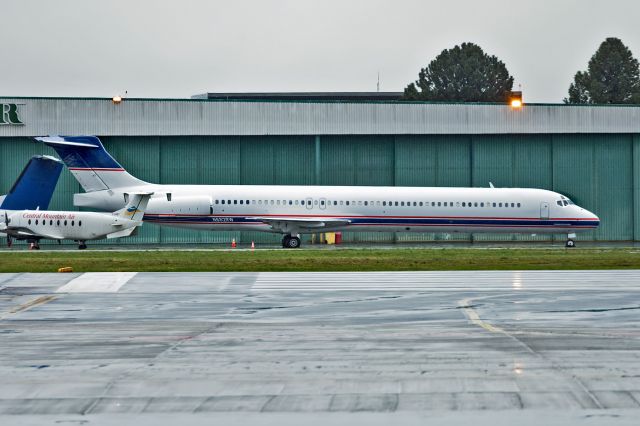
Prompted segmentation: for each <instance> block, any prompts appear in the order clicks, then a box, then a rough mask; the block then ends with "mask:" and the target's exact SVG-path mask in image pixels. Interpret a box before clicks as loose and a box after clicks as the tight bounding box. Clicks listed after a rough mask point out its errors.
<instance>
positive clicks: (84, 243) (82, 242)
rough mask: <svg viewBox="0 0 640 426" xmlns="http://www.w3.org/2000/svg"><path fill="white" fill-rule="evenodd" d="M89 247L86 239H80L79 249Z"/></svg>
mask: <svg viewBox="0 0 640 426" xmlns="http://www.w3.org/2000/svg"><path fill="white" fill-rule="evenodd" d="M86 248H87V243H86V242H85V241H78V250H85V249H86Z"/></svg>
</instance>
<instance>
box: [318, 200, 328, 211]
mask: <svg viewBox="0 0 640 426" xmlns="http://www.w3.org/2000/svg"><path fill="white" fill-rule="evenodd" d="M326 208H327V199H326V198H320V210H324V209H326Z"/></svg>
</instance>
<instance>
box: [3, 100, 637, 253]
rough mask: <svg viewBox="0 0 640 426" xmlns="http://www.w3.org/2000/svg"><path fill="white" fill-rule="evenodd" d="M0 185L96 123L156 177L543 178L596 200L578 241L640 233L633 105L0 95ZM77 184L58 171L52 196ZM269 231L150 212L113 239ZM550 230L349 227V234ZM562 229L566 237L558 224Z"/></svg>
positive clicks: (233, 180)
mask: <svg viewBox="0 0 640 426" xmlns="http://www.w3.org/2000/svg"><path fill="white" fill-rule="evenodd" d="M0 112H1V113H2V114H1V115H0V117H1V118H2V119H1V120H0V159H1V163H0V164H1V166H0V193H6V192H7V191H8V190H9V189H10V186H11V184H12V183H13V181H14V180H15V179H16V177H17V176H18V174H19V173H20V171H21V170H22V167H23V166H24V165H25V164H26V162H27V161H28V159H29V158H30V157H31V156H32V155H34V154H49V155H55V153H54V151H53V150H50V149H49V148H48V147H46V146H42V145H40V144H35V143H33V142H32V137H33V136H42V135H47V134H65V135H77V134H92V135H97V136H99V137H100V138H101V139H102V141H103V142H104V144H105V146H106V148H107V149H108V150H109V151H110V152H111V153H112V154H113V156H114V157H115V158H116V159H117V160H118V161H119V162H120V163H121V164H122V165H123V166H124V167H125V168H126V169H127V170H128V171H129V172H130V173H132V174H133V175H135V176H137V177H139V178H141V179H144V180H147V181H150V182H158V183H191V184H258V185H260V184H265V185H267V184H268V185H272V184H273V185H277V184H287V185H390V186H472V187H487V186H489V183H490V182H492V183H493V185H494V186H496V187H498V186H500V187H533V188H545V189H550V190H554V191H557V192H560V193H563V194H565V195H567V196H569V197H571V198H572V199H573V200H574V201H575V202H576V203H577V204H579V205H581V206H583V207H585V208H587V209H588V210H590V211H593V212H594V213H596V214H597V215H598V216H599V217H600V219H601V226H600V228H599V229H597V230H595V231H592V232H589V233H586V234H581V235H579V239H581V240H597V241H629V240H635V241H640V107H635V106H569V105H539V104H535V105H534V104H528V105H525V106H524V107H522V108H520V109H512V108H511V107H509V106H507V105H498V104H441V103H439V104H434V103H418V102H416V103H413V102H395V101H382V102H375V101H374V102H363V101H318V100H314V101H290V100H287V101H281V100H275V101H273V100H260V99H257V100H256V99H253V100H243V99H230V100H227V99H124V100H122V101H121V102H119V103H114V102H113V101H112V100H111V99H98V98H0ZM77 192H81V189H80V188H79V186H78V184H77V183H76V182H75V180H74V179H73V178H72V177H71V175H70V174H69V173H68V172H67V171H64V172H63V175H62V177H61V180H60V182H59V184H58V188H57V189H56V194H55V196H54V200H53V202H52V205H51V206H50V208H51V209H74V207H73V205H72V198H73V194H74V193H77ZM231 238H236V239H237V240H239V241H244V242H247V241H252V240H253V241H256V242H277V241H279V238H280V237H279V236H275V235H269V234H257V233H225V232H196V231H188V230H176V229H171V228H159V227H157V226H154V225H150V224H149V225H145V226H143V227H142V229H141V231H140V233H139V235H138V236H136V237H132V238H127V239H123V240H121V241H120V242H119V243H120V244H131V243H138V244H141V243H144V244H161V243H215V242H228V241H230V240H231ZM550 238H551V237H549V236H529V235H524V236H523V235H485V234H476V235H468V234H455V235H454V234H451V235H446V234H431V233H424V234H389V233H347V234H345V236H344V239H345V240H346V241H383V242H393V241H429V240H467V241H469V240H473V241H479V240H495V241H501V240H548V239H550ZM557 238H558V239H559V240H563V239H564V237H563V236H558V237H557ZM109 243H112V242H109Z"/></svg>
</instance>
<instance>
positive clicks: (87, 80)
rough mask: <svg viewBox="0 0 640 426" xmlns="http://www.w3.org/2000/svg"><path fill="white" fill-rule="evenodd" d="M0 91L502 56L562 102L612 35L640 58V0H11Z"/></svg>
mask: <svg viewBox="0 0 640 426" xmlns="http://www.w3.org/2000/svg"><path fill="white" fill-rule="evenodd" d="M0 13H1V15H0V16H2V22H1V24H0V34H1V36H2V40H3V42H2V43H0V70H1V71H0V76H1V78H0V96H90V97H93V96H97V97H103V96H113V95H114V94H123V93H124V91H125V90H127V91H128V96H130V97H172V98H174V97H177V98H186V97H190V96H191V95H193V94H196V93H203V92H207V91H209V92H228V91H237V92H250V91H375V90H376V79H377V73H378V72H380V80H381V91H402V90H403V89H404V87H405V86H406V85H407V84H408V83H409V82H411V81H413V80H415V79H416V78H417V74H418V71H419V69H420V68H421V67H424V66H426V65H427V64H428V63H429V61H431V60H432V59H433V58H434V57H435V56H436V55H437V54H438V53H440V52H441V51H442V50H443V49H446V48H450V47H453V46H454V45H456V44H459V43H462V42H465V41H471V42H475V43H477V44H479V45H480V46H481V47H482V48H483V49H484V50H485V52H487V53H490V54H493V55H496V56H498V58H500V59H501V60H502V61H503V62H504V63H505V64H506V65H507V68H508V69H509V71H510V73H511V74H512V75H513V76H514V78H515V82H516V84H515V86H514V87H515V88H517V87H518V85H519V84H521V85H522V89H523V91H524V97H525V101H528V102H560V101H561V100H562V98H563V97H564V96H566V92H567V88H568V86H569V83H570V82H571V80H572V78H573V75H574V74H575V72H576V71H577V70H580V69H586V66H587V62H588V60H589V58H590V57H591V55H592V54H593V53H594V52H595V50H596V49H597V47H598V46H599V45H600V43H601V42H602V41H603V40H604V39H605V38H606V37H611V36H615V37H619V38H621V39H622V41H623V42H624V43H625V44H626V45H627V46H628V47H629V48H630V49H631V50H632V51H633V53H634V56H635V57H636V58H638V57H640V25H638V18H639V17H640V1H638V0H609V1H595V0H518V1H514V0H457V1H456V0H448V1H441V0H440V1H427V0H422V1H419V0H393V1H380V0H366V1H365V0H322V1H311V0H287V1H284V0H282V1H268V0H262V1H258V0H255V1H242V0H227V1H217V0H208V1H206V0H181V1H176V0H173V1H165V0H118V1H107V0H102V1H92V0H56V1H50V0H41V1H36V0H3V1H2V8H1V12H0Z"/></svg>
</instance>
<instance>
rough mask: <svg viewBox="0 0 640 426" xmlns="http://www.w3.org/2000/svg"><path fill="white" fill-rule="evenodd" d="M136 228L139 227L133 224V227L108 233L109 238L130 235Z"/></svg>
mask: <svg viewBox="0 0 640 426" xmlns="http://www.w3.org/2000/svg"><path fill="white" fill-rule="evenodd" d="M136 228H137V227H136V226H132V227H131V228H127V229H123V230H122V231H117V232H112V233H110V234H107V238H122V237H128V236H129V235H131V234H132V233H133V231H135V230H136Z"/></svg>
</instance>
